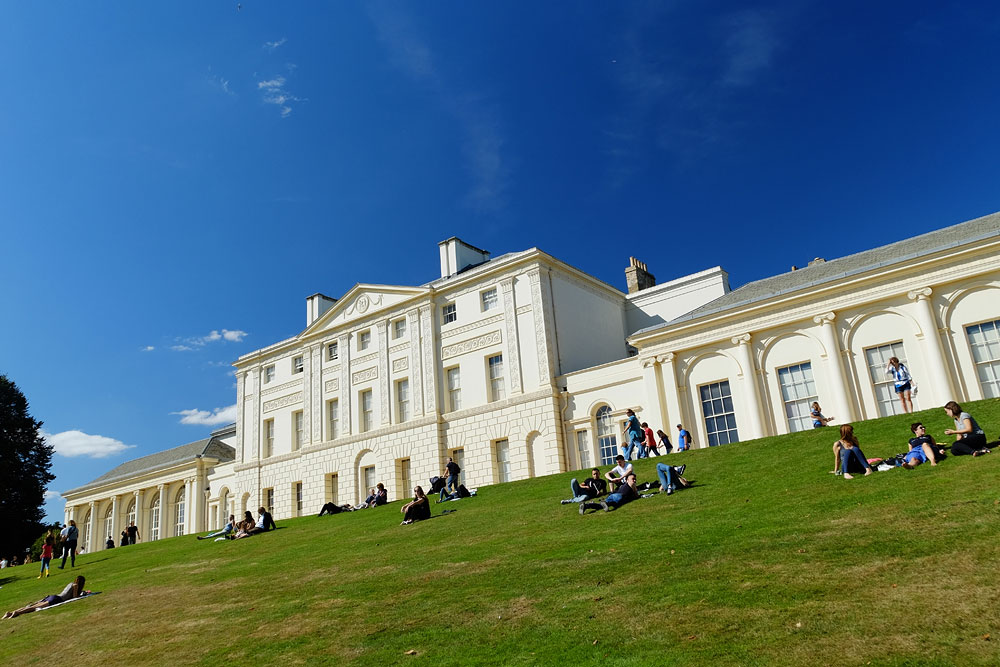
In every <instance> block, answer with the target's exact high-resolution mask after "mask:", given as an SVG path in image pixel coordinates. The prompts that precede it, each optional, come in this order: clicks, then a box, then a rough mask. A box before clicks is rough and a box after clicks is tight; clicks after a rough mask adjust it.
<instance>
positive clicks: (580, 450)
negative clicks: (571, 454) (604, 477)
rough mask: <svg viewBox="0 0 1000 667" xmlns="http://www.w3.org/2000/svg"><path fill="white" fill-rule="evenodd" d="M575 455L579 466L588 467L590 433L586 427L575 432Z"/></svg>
mask: <svg viewBox="0 0 1000 667" xmlns="http://www.w3.org/2000/svg"><path fill="white" fill-rule="evenodd" d="M576 455H577V457H578V458H579V459H580V468H590V467H592V466H591V464H590V434H589V433H588V432H587V429H582V430H580V431H577V432H576Z"/></svg>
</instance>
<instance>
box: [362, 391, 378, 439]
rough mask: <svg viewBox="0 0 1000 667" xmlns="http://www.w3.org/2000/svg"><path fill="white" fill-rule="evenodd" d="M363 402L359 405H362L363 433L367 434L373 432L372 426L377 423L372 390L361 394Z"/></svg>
mask: <svg viewBox="0 0 1000 667" xmlns="http://www.w3.org/2000/svg"><path fill="white" fill-rule="evenodd" d="M360 398H361V400H360V401H359V404H360V405H361V432H362V433H366V432H368V431H370V430H372V424H374V423H375V415H374V412H373V408H372V390H371V389H369V390H368V391H363V392H361V397H360Z"/></svg>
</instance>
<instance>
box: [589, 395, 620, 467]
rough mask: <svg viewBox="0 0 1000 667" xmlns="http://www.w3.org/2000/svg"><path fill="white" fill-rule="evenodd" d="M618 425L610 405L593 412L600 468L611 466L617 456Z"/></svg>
mask: <svg viewBox="0 0 1000 667" xmlns="http://www.w3.org/2000/svg"><path fill="white" fill-rule="evenodd" d="M619 432H620V431H619V430H618V424H616V423H615V417H614V412H613V411H612V410H611V406H610V405H602V406H601V407H599V408H597V411H596V412H594V433H595V434H597V455H598V458H599V459H600V461H601V465H602V466H606V465H613V464H614V462H615V457H617V456H618V433H619Z"/></svg>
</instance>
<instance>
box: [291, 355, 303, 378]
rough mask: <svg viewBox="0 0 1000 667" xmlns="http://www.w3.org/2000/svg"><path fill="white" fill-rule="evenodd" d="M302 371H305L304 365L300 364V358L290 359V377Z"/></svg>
mask: <svg viewBox="0 0 1000 667" xmlns="http://www.w3.org/2000/svg"><path fill="white" fill-rule="evenodd" d="M303 370H305V364H304V363H303V362H302V356H301V355H300V356H298V357H292V375H294V374H296V373H301V372H302V371H303Z"/></svg>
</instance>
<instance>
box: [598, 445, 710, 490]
mask: <svg viewBox="0 0 1000 667" xmlns="http://www.w3.org/2000/svg"><path fill="white" fill-rule="evenodd" d="M615 463H616V464H617V465H616V466H615V467H614V468H612V469H611V470H609V471H608V472H607V474H605V475H604V478H605V479H606V480H608V481H609V482H611V485H612V486H613V487H615V488H618V487H620V486H621V485H622V484H624V483H625V478H626V477H628V476H629V475H630V474H631V473H632V464H631V463H629V462H628V461H626V460H625V457H624V456H622V455H621V454H619V455H618V456H617V457H616V459H615ZM686 468H687V466H686V465H682V466H676V467H675V466H669V465H667V464H666V463H657V464H656V475H657V476H658V477H659V478H660V481H659V482H658V483H657V482H646V483H644V484H640V485H639V490H640V491H646V490H649V489H663V490H664V491H666V492H667V495H668V496H669V495H670V494H672V493H673V492H674V491H676V490H677V486H678V485H679V486H681V487H685V488H686V487H688V486H691V482H689V481H688V480H686V479H684V478H683V477H681V476H682V475H683V474H684V470H685V469H686ZM675 477H676V478H677V479H674V478H675Z"/></svg>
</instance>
